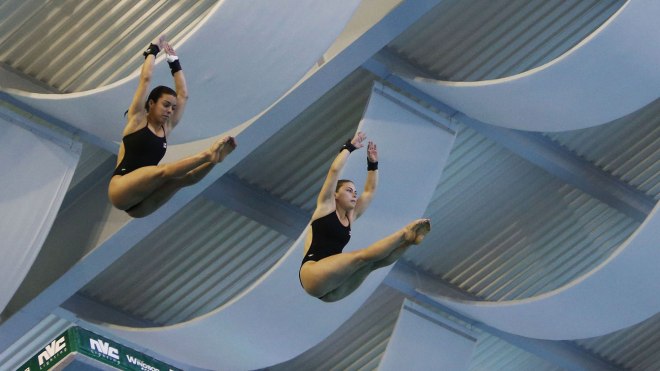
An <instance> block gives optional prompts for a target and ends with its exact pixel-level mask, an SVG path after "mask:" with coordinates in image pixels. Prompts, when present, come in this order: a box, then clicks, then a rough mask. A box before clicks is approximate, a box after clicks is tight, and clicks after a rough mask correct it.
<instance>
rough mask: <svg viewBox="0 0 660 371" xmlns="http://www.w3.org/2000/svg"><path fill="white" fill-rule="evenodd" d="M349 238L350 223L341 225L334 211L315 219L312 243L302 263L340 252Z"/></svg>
mask: <svg viewBox="0 0 660 371" xmlns="http://www.w3.org/2000/svg"><path fill="white" fill-rule="evenodd" d="M350 239H351V225H350V224H349V225H348V227H345V226H343V225H342V224H341V222H340V221H339V217H338V216H337V213H336V212H335V211H333V212H331V213H330V214H328V215H326V216H324V217H321V218H318V219H316V220H315V221H313V222H312V243H311V244H310V245H309V250H307V255H305V257H304V258H303V260H302V264H305V263H306V262H308V261H310V260H311V261H319V260H321V259H323V258H327V257H328V256H332V255H337V254H340V253H341V252H342V250H343V249H344V247H345V246H346V244H347V243H348V241H349V240H350ZM302 264H300V266H301V267H302Z"/></svg>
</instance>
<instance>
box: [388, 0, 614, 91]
mask: <svg viewBox="0 0 660 371" xmlns="http://www.w3.org/2000/svg"><path fill="white" fill-rule="evenodd" d="M624 3H625V1H623V0H605V1H603V0H583V1H563V0H531V1H530V0H513V1H512V0H471V1H458V0H453V1H444V2H442V3H441V4H440V5H439V6H438V7H436V9H434V10H433V11H432V12H431V13H429V14H428V15H426V16H425V17H424V18H423V19H422V20H421V21H419V22H417V23H416V24H415V25H413V26H412V27H410V28H409V29H408V30H407V31H406V32H405V33H404V34H403V35H401V36H400V37H398V38H397V40H396V41H395V42H393V43H392V44H390V48H391V49H392V50H394V51H395V52H397V53H399V54H401V55H403V56H405V57H406V58H408V59H410V60H411V61H414V62H415V63H417V64H419V65H420V66H422V67H424V68H426V69H428V70H430V71H432V73H434V74H435V75H436V76H437V77H438V78H440V79H442V80H450V81H478V80H489V79H495V78H500V77H504V76H510V75H515V74H518V73H521V72H524V71H527V70H529V69H531V68H534V67H537V66H540V65H542V64H545V63H547V62H550V61H551V60H553V59H555V58H556V57H558V56H560V55H561V54H563V53H565V52H566V51H567V50H568V49H570V48H571V47H573V46H574V45H576V44H577V43H578V42H580V41H581V40H582V39H584V37H586V36H588V35H589V34H590V33H592V32H593V30H594V29H596V28H597V27H598V26H600V25H601V24H602V23H603V22H604V21H606V20H607V19H608V18H609V17H610V16H611V15H612V14H613V13H614V12H616V11H617V10H618V9H619V8H620V7H621V6H622V5H623V4H624Z"/></svg>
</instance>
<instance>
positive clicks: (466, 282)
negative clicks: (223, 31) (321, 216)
mask: <svg viewBox="0 0 660 371" xmlns="http://www.w3.org/2000/svg"><path fill="white" fill-rule="evenodd" d="M54 3H55V4H54V5H56V6H52V7H48V6H46V5H45V4H41V2H39V1H25V2H21V1H18V0H10V1H5V2H4V3H2V4H0V14H3V18H4V19H3V20H2V22H1V23H0V35H1V36H0V50H1V52H0V61H1V62H2V63H4V64H5V65H9V66H11V67H12V68H14V69H16V70H18V71H22V72H23V73H25V74H27V75H30V76H33V77H35V78H37V79H40V80H42V81H44V82H46V83H48V84H50V85H52V86H54V87H56V88H57V89H59V90H62V91H77V90H84V89H89V88H92V87H96V86H101V85H104V84H108V83H109V82H112V81H115V80H117V79H118V78H120V77H122V76H125V75H127V74H128V73H130V72H132V71H133V70H135V69H136V68H137V67H138V66H139V63H140V58H137V56H138V55H139V54H140V50H141V49H142V48H143V47H144V45H146V44H147V43H148V41H149V40H150V39H151V38H153V37H154V36H155V35H156V34H157V33H158V31H159V30H161V29H163V28H165V27H167V25H169V26H170V27H171V28H170V30H171V31H170V34H173V35H177V36H175V37H174V38H173V39H174V41H175V40H176V38H178V37H182V36H181V35H183V34H185V32H187V30H189V29H191V28H192V27H194V25H195V24H196V23H197V22H199V21H200V20H201V19H203V17H204V15H205V14H206V13H207V12H208V10H209V9H210V8H212V7H213V6H214V5H215V4H216V3H217V2H216V1H207V2H195V1H182V2H173V1H162V2H154V3H151V2H140V3H139V5H137V4H134V3H132V2H127V1H120V2H116V3H112V4H108V3H101V4H98V5H97V6H94V5H95V4H94V3H95V2H93V1H77V2H76V1H64V0H63V1H57V2H54ZM623 3H624V2H623V1H614V0H606V1H596V0H585V1H579V2H571V1H560V0H549V1H541V0H534V1H523V0H516V1H508V0H506V1H505V0H497V1H488V0H475V1H458V0H450V1H445V2H443V3H442V4H441V5H440V6H438V7H437V8H436V9H435V10H434V11H432V12H431V13H429V14H428V15H427V16H426V17H424V18H423V19H422V20H421V21H419V22H418V23H417V24H415V25H414V26H413V27H411V28H410V29H409V30H408V31H407V32H405V33H404V34H403V35H401V36H400V37H399V38H398V39H396V40H395V41H394V42H393V43H391V44H390V45H389V46H388V49H389V50H391V51H394V52H396V53H397V54H398V55H400V56H402V57H403V58H404V59H405V60H407V61H409V62H411V63H413V64H415V65H418V66H420V67H422V68H423V69H426V70H429V71H431V72H432V73H433V74H434V75H435V76H438V77H440V78H443V79H448V80H456V81H457V80H468V81H471V80H482V79H494V78H499V77H504V76H510V75H514V74H516V73H520V72H522V71H525V70H528V69H530V68H534V67H536V66H539V65H541V64H543V63H546V62H548V61H550V60H552V59H554V58H556V57H557V56H559V55H561V54H562V53H564V52H565V51H566V50H568V49H570V48H571V47H572V46H574V45H575V44H576V43H578V42H579V41H581V40H582V39H584V37H586V36H587V35H588V34H590V33H591V32H592V31H593V30H594V29H595V28H597V27H598V26H599V25H600V24H602V22H604V21H605V20H606V19H607V18H608V17H609V16H611V15H612V14H613V13H614V12H615V11H616V10H617V9H618V8H619V7H620V6H621V5H622V4H623ZM51 5H53V4H51ZM184 9H185V11H184ZM81 12H82V13H81ZM83 13H86V14H89V16H88V17H84V16H80V14H83ZM58 14H59V16H58ZM63 14H66V15H67V16H66V17H65V16H62V15H63ZM101 14H103V15H104V16H101ZM120 14H121V16H119V15H120ZM74 15H76V16H75V17H74ZM94 15H96V16H97V17H99V18H98V19H96V21H95V22H94V23H93V24H92V23H90V19H93V17H94ZM89 17H91V18H89ZM106 17H109V19H113V21H112V22H110V21H107V22H110V23H111V24H113V25H115V27H109V26H108V25H107V24H106V23H104V22H106V21H105V19H106ZM113 17H114V18H113ZM57 18H63V19H59V20H58V19H57ZM119 20H121V22H124V23H121V22H120V21H119ZM131 20H132V21H131ZM67 22H72V23H67ZM144 24H153V27H144ZM106 28H107V30H105V29H106ZM28 29H29V30H32V29H34V30H35V31H34V32H27V31H26V30H28ZM44 29H47V30H51V31H52V30H59V33H58V32H51V34H50V35H49V36H47V37H43V36H42V37H41V38H39V37H38V36H36V35H39V34H40V33H41V34H43V35H45V33H43V32H38V31H39V30H44ZM65 30H68V32H65ZM80 30H87V32H85V33H81V31H80ZM74 35H75V37H74ZM74 39H75V41H74ZM93 40H98V41H93ZM69 44H70V45H69ZM45 45H52V47H51V46H45ZM64 45H66V46H67V47H66V48H65V47H63V46H64ZM105 47H107V50H106V49H105ZM101 50H102V51H101ZM43 51H47V52H48V53H43ZM72 55H75V57H72ZM44 58H46V59H44ZM48 58H49V59H48ZM45 63H46V64H49V67H48V68H46V67H44V66H45ZM51 64H52V65H51ZM74 67H75V71H76V72H75V73H74V72H72V70H71V69H72V68H74ZM81 67H82V68H81ZM78 70H80V71H78ZM373 79H374V77H373V76H372V75H370V74H369V73H367V72H364V71H356V72H355V73H353V74H352V75H350V76H349V77H348V78H346V79H345V80H344V81H343V82H342V83H341V84H339V85H338V86H337V87H335V88H334V89H333V90H332V91H330V92H329V93H328V94H326V95H325V96H324V97H323V98H321V99H320V100H319V101H317V102H316V103H315V104H314V105H312V106H311V107H310V108H309V109H307V110H306V111H305V112H304V113H302V114H301V115H300V116H299V117H297V118H296V119H295V120H294V122H292V123H291V124H290V125H288V126H287V127H286V128H285V129H284V130H282V131H281V132H280V133H277V134H276V135H275V136H273V137H272V138H271V139H270V140H268V141H267V142H266V143H265V144H264V145H263V146H261V147H260V148H259V149H257V150H256V151H255V152H254V153H253V154H252V155H250V156H248V157H247V158H246V159H245V160H244V161H242V162H241V163H240V164H239V165H238V166H237V167H236V168H234V169H233V170H232V175H233V176H236V177H237V178H239V179H241V180H242V181H244V182H245V183H246V184H250V185H251V186H254V187H257V188H259V189H262V190H264V191H266V192H268V193H269V194H270V195H272V196H274V197H276V198H278V199H281V200H284V201H286V202H288V203H290V204H292V205H294V206H296V207H298V208H300V209H301V210H303V211H305V212H310V211H311V210H312V209H313V207H314V202H315V197H316V194H317V192H318V189H319V188H320V185H321V182H322V180H323V177H324V176H325V172H326V169H327V167H328V166H329V163H330V161H331V160H332V157H333V156H334V154H335V153H336V151H335V148H336V147H337V146H338V145H339V143H341V142H343V140H345V139H346V138H347V137H348V136H350V135H351V133H352V132H353V131H354V129H355V127H356V126H357V123H358V121H359V119H360V116H361V114H362V111H363V109H364V106H365V104H366V100H367V97H368V94H369V91H370V88H371V84H372V81H373ZM658 110H660V105H659V102H658V101H656V102H654V103H653V104H651V105H649V106H647V107H645V108H644V109H642V110H640V111H638V112H636V113H633V114H631V115H630V116H628V117H625V118H622V119H620V120H617V121H615V122H613V123H611V124H608V125H604V126H599V127H595V128H591V129H585V130H581V131H575V132H565V133H555V134H546V135H547V136H548V137H550V138H551V139H552V140H554V141H555V142H556V143H557V145H559V146H563V147H564V148H565V149H566V150H567V151H571V152H574V153H576V154H578V155H579V156H582V157H583V158H585V159H586V160H587V161H589V162H591V163H592V164H594V165H595V166H597V167H599V168H601V169H602V170H603V171H605V172H607V173H611V174H613V175H614V176H615V177H618V178H620V179H622V180H623V181H624V182H626V183H628V184H630V185H632V186H634V187H636V188H637V189H640V190H642V191H643V192H645V193H646V194H648V195H649V196H650V197H654V198H655V199H656V200H657V199H658V198H659V196H658V195H659V194H660V192H659V190H660V125H659V122H658V120H659V119H658V118H659V117H660V115H659V112H658ZM383 150H386V149H383ZM264 158H268V159H269V166H267V167H264V166H263V159H264ZM427 215H428V216H430V217H431V218H432V219H433V224H434V226H433V233H432V234H431V235H429V236H428V237H427V239H426V240H425V242H424V243H423V245H422V246H419V247H417V248H414V249H411V250H410V251H409V253H407V254H406V255H405V257H404V259H405V260H406V261H408V262H409V263H412V264H414V265H415V266H417V267H418V268H419V269H420V270H423V271H425V272H429V273H432V274H434V275H436V276H437V277H440V278H442V279H443V280H445V281H447V282H448V283H449V284H451V285H454V286H456V287H459V288H461V289H463V290H465V291H467V292H470V293H472V294H474V295H477V296H480V297H483V298H487V299H490V300H506V299H513V298H522V297H529V296H532V295H535V294H538V293H541V292H545V291H548V290H551V289H554V288H557V287H559V286H561V285H563V284H564V283H566V282H569V281H570V280H572V279H574V278H575V277H578V276H579V275H581V274H583V273H584V272H586V271H588V270H589V269H591V268H593V267H594V266H595V265H596V264H598V263H599V262H602V261H603V259H605V258H607V256H608V254H609V253H610V252H611V251H612V249H615V248H616V247H617V246H618V245H619V244H620V243H621V242H622V241H623V240H624V239H625V238H626V237H627V236H628V235H629V234H630V233H631V232H632V231H634V229H635V228H636V226H637V224H638V223H637V222H634V221H632V220H631V219H630V218H628V217H626V216H625V215H623V214H622V213H620V212H618V211H617V210H614V209H612V208H610V207H608V206H606V205H604V204H603V203H601V202H600V201H597V200H596V199H594V198H593V197H591V196H589V195H587V194H585V193H583V192H581V191H579V190H577V189H575V188H573V187H571V186H569V185H567V184H565V183H563V182H562V181H560V180H558V179H556V178H554V177H552V176H551V175H549V174H547V173H545V172H544V171H543V170H541V169H539V168H537V167H535V166H534V165H531V164H530V163H529V162H527V161H525V160H524V159H521V158H520V157H518V156H516V155H514V154H513V153H512V152H510V151H509V150H507V149H505V148H503V147H502V146H500V145H499V144H497V143H495V142H494V141H492V140H490V139H488V138H486V137H484V136H482V135H481V134H479V133H477V132H475V131H474V130H472V129H469V128H467V127H465V126H460V130H459V134H458V137H457V140H456V143H455V145H454V148H453V150H452V154H451V157H450V161H449V163H448V165H447V167H446V168H445V174H444V177H443V180H442V182H441V184H440V185H439V186H438V188H437V190H436V193H435V195H434V199H433V202H432V203H431V205H429V208H428V210H427ZM200 220H201V221H202V222H200ZM162 241H167V243H166V244H163V243H162ZM290 244H291V240H290V239H289V238H287V237H285V236H282V235H280V234H279V233H277V232H275V231H273V230H270V229H269V228H267V227H265V226H263V225H260V224H258V223H256V222H254V221H252V220H250V219H248V218H246V217H245V216H242V215H240V214H237V213H236V212H234V211H231V210H229V209H226V208H225V207H223V206H220V205H218V204H216V203H214V202H213V201H210V200H208V199H205V198H204V197H199V198H197V199H196V200H195V201H194V202H192V203H191V204H190V205H188V206H187V207H186V208H184V209H183V210H182V211H181V212H180V213H179V214H177V215H176V216H174V217H173V218H171V219H170V220H168V221H165V222H164V223H163V224H162V225H161V227H160V228H159V229H158V230H157V231H156V232H155V233H153V234H152V235H150V236H149V237H147V238H146V239H145V240H143V241H141V242H140V243H139V244H138V245H137V246H135V247H134V248H133V250H132V251H131V252H130V253H128V254H127V255H126V256H125V257H124V258H122V259H121V260H120V261H118V262H116V263H115V264H113V265H112V266H111V267H110V268H109V269H108V270H107V271H106V272H104V273H103V274H102V275H100V276H99V277H98V278H97V279H96V280H95V281H93V282H92V283H90V284H89V285H88V286H87V287H85V289H84V290H83V294H84V295H86V296H88V297H92V298H94V299H96V300H98V301H100V302H102V303H104V304H106V305H109V306H111V307H115V308H117V309H118V310H120V311H122V312H125V313H129V314H131V315H132V316H134V317H136V318H140V319H144V320H147V321H153V322H155V323H176V322H180V321H182V320H185V319H189V318H193V317H195V316H197V315H199V314H202V313H206V312H208V311H210V310H212V309H214V308H216V307H218V306H219V305H221V304H222V303H224V302H226V301H227V300H229V299H230V298H231V297H233V296H234V295H236V294H238V293H240V292H241V291H242V290H243V289H244V288H245V287H247V286H249V284H250V283H252V282H253V281H254V280H255V279H256V278H257V277H258V276H259V275H260V274H261V273H262V272H263V271H265V270H266V269H268V268H269V267H270V266H272V264H274V263H275V262H276V261H277V259H278V258H279V257H281V256H282V254H283V253H284V251H285V250H286V249H287V248H288V246H290ZM401 300H402V296H401V294H400V293H399V292H397V291H394V290H392V289H388V288H381V289H380V290H379V291H378V293H377V294H376V295H375V296H374V297H372V298H371V299H370V302H369V303H368V304H367V305H365V307H364V308H363V309H362V310H361V312H359V313H357V314H356V315H355V316H354V319H352V320H351V321H349V322H347V323H346V324H345V325H344V326H343V327H342V328H341V329H339V330H338V331H337V332H336V333H335V334H334V335H333V336H332V337H330V338H328V339H327V340H326V341H325V342H323V343H321V344H319V345H318V346H316V347H313V348H312V349H310V350H309V351H308V352H306V353H304V354H302V355H301V356H300V357H297V358H296V359H294V360H291V361H290V362H287V363H284V364H282V365H278V366H274V367H273V368H272V369H312V368H313V369H333V368H334V369H374V368H376V367H377V364H378V360H379V359H380V357H381V356H382V352H383V351H384V349H385V346H386V342H387V339H388V337H389V334H390V333H391V329H392V327H393V325H394V321H395V320H396V313H397V311H398V308H399V307H400V303H401ZM659 321H660V319H658V318H657V316H656V317H654V318H652V319H649V320H647V321H646V322H644V323H643V324H640V325H638V326H635V327H632V328H630V329H626V330H623V331H620V332H617V333H614V334H610V335H607V336H603V337H599V338H595V339H588V340H583V341H578V342H575V344H577V345H579V346H580V347H582V348H584V349H587V350H589V351H592V352H593V353H594V354H596V355H598V356H601V357H603V358H605V359H609V360H610V361H612V363H615V364H621V365H625V367H627V368H630V369H634V370H650V369H654V368H656V369H658V368H660V367H659V366H658V365H659V364H660V360H659V358H658V356H657V354H660V351H658V350H659V349H658V348H657V346H655V345H654V344H659V343H660V341H659V340H660V339H659V338H660V335H657V334H658V333H659V332H658V331H655V329H657V326H658V323H660V322H659ZM356 334H366V335H365V336H367V335H368V336H367V338H362V337H359V336H356ZM478 349H479V351H478V352H477V353H476V354H475V358H474V361H473V365H472V369H473V370H485V369H488V370H518V369H535V370H555V369H558V368H557V367H555V366H553V365H550V364H548V363H546V362H545V361H542V360H539V359H535V358H534V356H532V355H530V354H528V353H526V352H523V351H521V350H519V349H517V348H515V347H512V346H510V345H508V344H506V343H503V342H502V341H501V340H499V339H495V338H492V337H488V336H487V335H484V336H483V337H481V338H480V341H479V346H478ZM310 365H311V366H313V367H311V368H310V367H309V366H310Z"/></svg>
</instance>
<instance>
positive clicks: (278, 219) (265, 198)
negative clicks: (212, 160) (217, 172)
mask: <svg viewBox="0 0 660 371" xmlns="http://www.w3.org/2000/svg"><path fill="white" fill-rule="evenodd" d="M202 196H203V197H205V198H207V199H209V200H213V201H215V202H217V203H218V204H220V205H222V206H224V207H227V208H229V209H231V210H233V211H235V212H237V213H239V214H241V215H243V216H245V217H247V218H250V219H252V220H254V221H256V222H258V223H260V224H263V225H265V226H268V227H269V228H271V229H273V230H275V231H277V232H279V233H281V234H282V235H284V236H287V237H288V238H290V239H292V240H296V239H297V238H298V236H300V233H301V232H302V230H303V229H304V228H305V226H306V225H307V222H309V219H310V217H311V213H310V212H306V211H305V210H303V209H300V208H298V207H296V206H294V205H291V204H289V203H287V202H284V201H282V200H280V199H279V198H277V197H274V196H273V195H271V194H270V193H268V192H266V191H264V190H262V189H260V188H258V187H255V186H252V185H250V184H247V183H246V182H244V181H242V180H240V179H239V178H238V177H237V176H235V175H233V174H225V175H224V176H223V177H222V178H220V179H219V180H218V181H217V182H215V183H213V184H212V185H211V186H210V187H209V188H207V189H206V191H204V193H202Z"/></svg>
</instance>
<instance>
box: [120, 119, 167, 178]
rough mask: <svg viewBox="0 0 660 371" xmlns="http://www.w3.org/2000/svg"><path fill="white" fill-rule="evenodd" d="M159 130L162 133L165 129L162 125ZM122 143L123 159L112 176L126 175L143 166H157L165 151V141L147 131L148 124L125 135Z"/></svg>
mask: <svg viewBox="0 0 660 371" xmlns="http://www.w3.org/2000/svg"><path fill="white" fill-rule="evenodd" d="M161 129H163V133H164V132H165V129H164V128H163V126H162V125H161ZM122 142H124V158H123V159H122V160H121V162H120V163H119V165H117V168H115V171H114V172H113V173H112V175H126V174H128V173H130V172H131V171H133V170H135V169H139V168H141V167H144V166H153V165H158V163H159V162H160V160H162V159H163V156H165V151H166V150H167V139H166V138H165V137H162V138H161V137H159V136H158V135H156V134H154V133H153V132H152V131H151V130H149V124H147V125H146V126H145V127H143V128H142V129H140V130H138V131H135V132H132V133H130V134H128V135H126V136H125V137H124V138H123V139H122Z"/></svg>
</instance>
